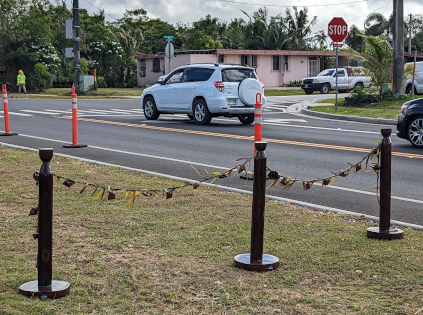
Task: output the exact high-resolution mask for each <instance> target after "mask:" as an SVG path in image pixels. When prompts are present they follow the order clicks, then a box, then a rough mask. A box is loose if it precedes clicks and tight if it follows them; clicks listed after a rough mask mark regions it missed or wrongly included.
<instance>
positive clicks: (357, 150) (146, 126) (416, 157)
mask: <svg viewBox="0 0 423 315" xmlns="http://www.w3.org/2000/svg"><path fill="white" fill-rule="evenodd" d="M58 118H63V119H72V117H70V116H61V117H58ZM78 120H80V121H88V122H96V123H101V124H111V125H118V126H127V127H136V128H143V129H152V130H161V131H172V132H181V133H188V134H195V135H202V136H213V137H222V138H231V139H238V140H254V136H240V135H231V134H226V133H217V132H206V131H196V130H187V129H177V128H170V127H160V126H151V125H146V124H130V123H123V122H116V121H108V120H99V119H92V118H78ZM262 140H263V141H266V142H268V143H280V144H289V145H299V146H305V147H313V148H324V149H333V150H343V151H354V152H365V153H368V152H369V151H370V150H369V149H364V148H354V147H345V146H338V145H330V144H320V143H311V142H298V141H290V140H279V139H270V138H263V139H262ZM392 155H393V156H400V157H407V158H415V159H423V155H422V154H413V153H401V152H392Z"/></svg>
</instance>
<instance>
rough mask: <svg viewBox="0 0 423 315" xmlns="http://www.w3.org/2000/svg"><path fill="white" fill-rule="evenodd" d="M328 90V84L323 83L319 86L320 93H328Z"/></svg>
mask: <svg viewBox="0 0 423 315" xmlns="http://www.w3.org/2000/svg"><path fill="white" fill-rule="evenodd" d="M329 91H330V86H329V85H328V84H323V85H322V86H321V87H320V93H322V94H328V93H329Z"/></svg>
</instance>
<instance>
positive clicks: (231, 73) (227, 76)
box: [222, 69, 257, 82]
mask: <svg viewBox="0 0 423 315" xmlns="http://www.w3.org/2000/svg"><path fill="white" fill-rule="evenodd" d="M248 78H253V79H257V76H256V73H255V71H254V70H252V69H223V70H222V81H223V82H241V81H243V80H244V79H248Z"/></svg>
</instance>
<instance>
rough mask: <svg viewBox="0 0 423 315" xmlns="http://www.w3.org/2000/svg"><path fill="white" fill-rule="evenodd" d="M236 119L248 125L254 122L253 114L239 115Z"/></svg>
mask: <svg viewBox="0 0 423 315" xmlns="http://www.w3.org/2000/svg"><path fill="white" fill-rule="evenodd" d="M238 119H239V121H240V122H241V123H243V124H244V125H248V124H251V123H253V122H254V114H250V115H244V116H239V117H238Z"/></svg>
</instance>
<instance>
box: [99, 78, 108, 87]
mask: <svg viewBox="0 0 423 315" xmlns="http://www.w3.org/2000/svg"><path fill="white" fill-rule="evenodd" d="M97 86H98V87H99V88H106V87H107V83H106V80H104V77H97Z"/></svg>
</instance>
